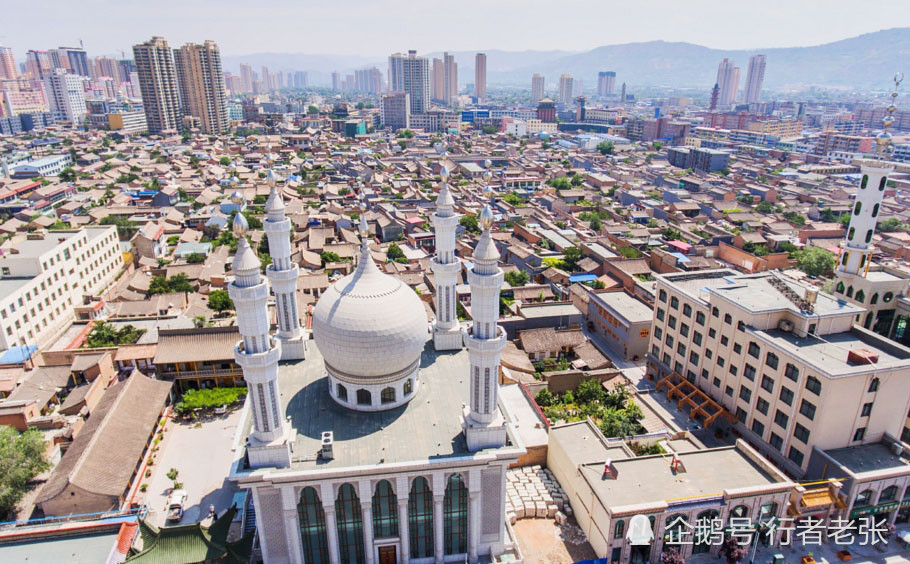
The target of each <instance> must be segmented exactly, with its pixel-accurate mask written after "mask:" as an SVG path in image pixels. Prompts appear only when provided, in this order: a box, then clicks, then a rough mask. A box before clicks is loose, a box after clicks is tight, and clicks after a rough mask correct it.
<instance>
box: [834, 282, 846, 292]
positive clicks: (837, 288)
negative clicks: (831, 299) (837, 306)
mask: <svg viewBox="0 0 910 564" xmlns="http://www.w3.org/2000/svg"><path fill="white" fill-rule="evenodd" d="M845 288H846V286H845V285H844V283H843V282H838V283H837V286H835V288H834V291H835V292H837V293H838V294H843V293H844V289H845Z"/></svg>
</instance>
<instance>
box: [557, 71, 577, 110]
mask: <svg viewBox="0 0 910 564" xmlns="http://www.w3.org/2000/svg"><path fill="white" fill-rule="evenodd" d="M574 93H575V81H574V80H572V75H571V74H563V75H560V76H559V97H558V98H557V99H556V101H557V102H559V103H560V104H571V103H572V100H573V98H574Z"/></svg>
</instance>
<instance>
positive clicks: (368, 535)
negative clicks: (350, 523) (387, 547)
mask: <svg viewBox="0 0 910 564" xmlns="http://www.w3.org/2000/svg"><path fill="white" fill-rule="evenodd" d="M360 515H361V517H362V518H363V554H364V556H366V563H367V564H373V502H372V501H363V498H360Z"/></svg>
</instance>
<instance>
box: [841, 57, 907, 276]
mask: <svg viewBox="0 0 910 564" xmlns="http://www.w3.org/2000/svg"><path fill="white" fill-rule="evenodd" d="M903 78H904V76H903V74H901V73H898V74H897V75H895V77H894V91H893V92H892V93H891V103H890V104H889V105H888V107H887V108H886V109H885V117H884V118H882V126H883V130H882V132H881V133H879V134H878V136H877V137H876V138H875V142H876V150H875V153H876V154H875V158H874V159H863V160H862V163H861V165H860V172H861V173H862V179H861V180H860V184H859V190H858V191H857V193H856V201H855V203H854V204H853V210H852V212H851V216H850V225H849V226H848V227H847V235H846V236H845V237H844V241H843V242H842V243H841V251H840V255H839V256H838V264H837V278H838V280H839V281H843V282H844V283H845V284H849V282H850V278H853V277H863V278H864V277H865V276H866V273H867V272H869V264H870V262H871V260H872V252H873V251H874V247H873V246H872V235H874V234H875V226H876V224H877V223H878V214H879V211H880V208H881V204H882V197H883V196H884V193H885V187H886V186H887V184H888V175H889V174H891V173H892V172H894V165H893V164H892V163H890V162H888V160H887V158H888V155H887V150H888V145H890V144H891V134H890V133H889V132H888V128H890V127H891V126H892V125H893V124H894V112H895V110H896V109H897V108H896V106H895V105H894V100H895V98H897V89H898V87H900V83H901V81H902V80H903Z"/></svg>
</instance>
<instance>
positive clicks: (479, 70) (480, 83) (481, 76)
mask: <svg viewBox="0 0 910 564" xmlns="http://www.w3.org/2000/svg"><path fill="white" fill-rule="evenodd" d="M474 96H475V97H476V98H477V100H478V101H479V100H481V99H483V98H486V97H487V55H486V53H477V55H475V56H474Z"/></svg>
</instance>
